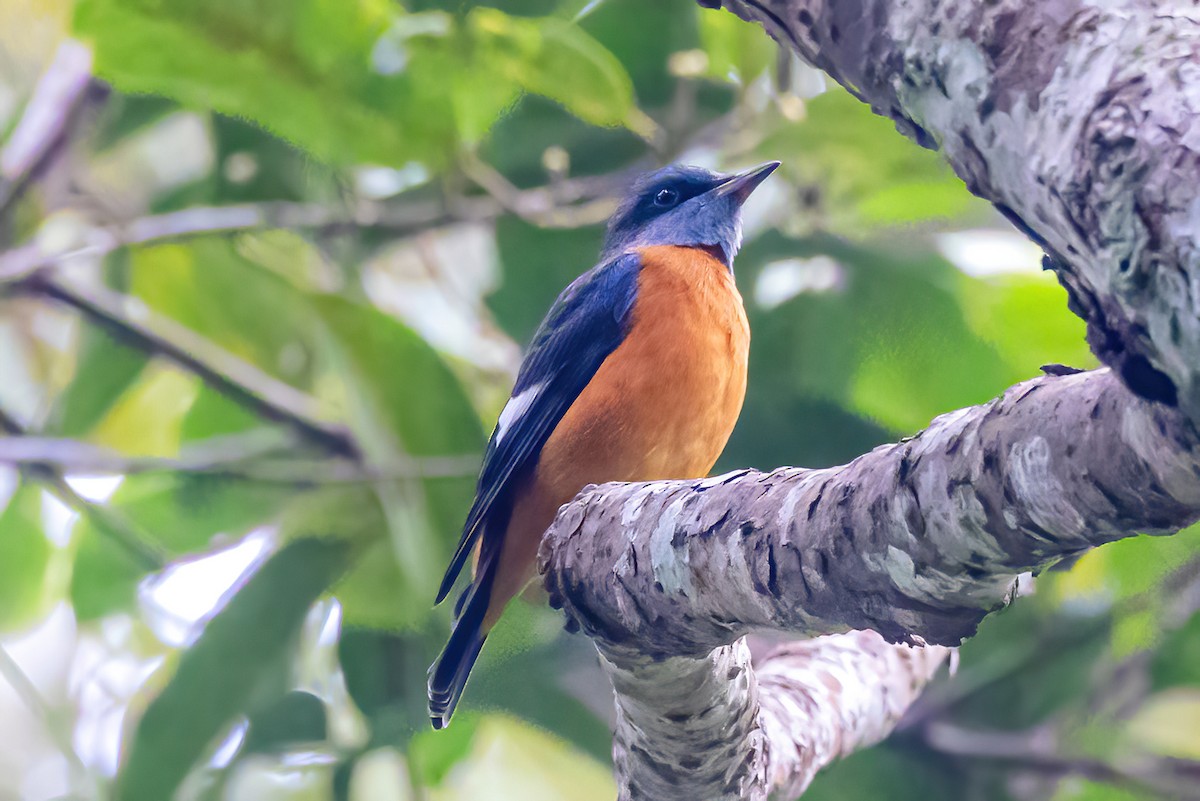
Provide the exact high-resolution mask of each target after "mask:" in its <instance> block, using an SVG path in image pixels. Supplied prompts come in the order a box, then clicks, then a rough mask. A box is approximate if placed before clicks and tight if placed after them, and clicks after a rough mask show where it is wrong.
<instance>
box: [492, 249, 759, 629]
mask: <svg viewBox="0 0 1200 801" xmlns="http://www.w3.org/2000/svg"><path fill="white" fill-rule="evenodd" d="M641 254H642V263H643V267H642V270H641V273H640V275H639V278H638V294H637V301H636V303H635V305H634V308H633V318H632V324H631V327H630V330H629V334H628V335H627V336H626V338H625V340H624V342H622V343H621V345H619V346H618V347H617V349H616V350H615V351H613V352H612V353H611V354H610V355H609V357H608V358H607V359H606V360H605V361H604V363H603V364H602V365H601V366H600V369H599V370H598V371H597V373H596V375H595V376H594V377H593V378H592V380H591V382H590V383H589V384H588V386H587V387H586V388H585V389H584V391H583V392H582V393H581V394H580V396H579V398H578V399H577V400H576V401H575V403H574V404H572V406H571V408H570V409H569V410H568V411H567V414H566V415H565V416H564V417H563V419H562V421H561V422H560V423H559V424H558V427H557V428H555V430H554V432H553V433H552V434H551V435H550V438H549V440H547V442H546V444H545V446H544V447H543V448H542V452H541V456H540V457H539V460H538V465H537V468H536V470H535V471H534V473H533V475H532V476H531V477H530V479H529V480H528V483H527V484H526V485H525V486H524V487H523V488H522V489H521V490H520V491H519V492H518V493H517V496H516V498H515V503H514V507H513V514H512V517H511V519H510V522H509V527H508V531H507V533H506V536H505V542H504V546H503V549H502V551H501V557H500V565H499V569H498V571H497V576H496V581H495V584H494V585H493V589H492V610H491V614H490V615H489V617H490V618H492V620H491V621H489V624H490V622H494V619H495V618H497V617H499V612H500V607H502V605H503V604H504V603H505V602H507V600H508V599H509V598H511V597H512V596H513V595H514V594H516V593H517V592H519V591H520V590H521V588H522V587H523V586H524V585H525V583H526V582H527V581H528V580H529V579H530V578H531V577H532V575H533V572H534V559H535V556H536V554H537V548H538V544H539V543H540V541H541V537H542V534H543V533H544V531H545V530H546V528H547V527H548V526H549V525H550V523H551V522H553V519H554V515H555V513H556V512H557V510H558V508H559V506H561V505H562V504H564V503H566V502H567V501H569V500H570V499H571V498H573V497H574V496H575V495H576V494H577V493H578V492H579V490H581V489H582V488H583V487H585V486H586V485H588V484H600V483H603V482H606V481H652V480H656V479H668V478H700V477H703V476H705V475H707V474H708V472H709V471H710V470H711V469H712V466H713V464H714V463H715V462H716V460H717V457H718V456H720V454H721V451H722V450H723V449H724V447H725V443H726V441H727V440H728V439H729V435H730V433H731V432H732V431H733V427H734V424H735V423H736V422H737V418H738V414H739V412H740V411H741V408H742V401H743V399H744V398H745V395H746V361H747V356H748V352H749V345H750V329H749V326H748V324H747V322H746V312H745V309H744V308H743V306H742V297H741V295H740V294H739V293H738V290H737V286H736V284H735V283H734V280H733V276H732V274H731V273H730V271H729V269H728V268H727V267H725V265H723V264H721V263H720V262H719V261H717V260H716V259H715V258H713V257H712V256H710V255H708V254H707V253H704V252H702V251H697V250H695V249H692V248H681V247H667V246H660V247H649V248H644V249H643V250H642V251H641Z"/></svg>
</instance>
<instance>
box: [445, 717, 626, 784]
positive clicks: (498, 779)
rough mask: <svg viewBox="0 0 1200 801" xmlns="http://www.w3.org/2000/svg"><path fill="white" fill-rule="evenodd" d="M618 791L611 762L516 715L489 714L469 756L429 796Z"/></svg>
mask: <svg viewBox="0 0 1200 801" xmlns="http://www.w3.org/2000/svg"><path fill="white" fill-rule="evenodd" d="M616 794H617V790H616V787H615V786H614V785H613V779H612V772H611V770H610V769H609V768H608V766H606V765H602V764H601V763H599V762H597V761H595V760H594V759H591V758H590V757H587V756H585V755H583V754H581V753H579V752H578V751H576V750H575V749H573V748H571V747H570V746H569V745H567V744H566V743H564V742H563V741H561V740H558V739H557V738H554V737H550V736H549V735H547V734H545V733H543V732H541V731H539V730H538V729H535V728H533V727H532V726H529V725H528V724H525V723H522V722H520V721H518V720H516V719H514V718H510V717H507V716H503V715H488V716H486V717H484V718H483V719H482V720H481V721H479V724H478V727H477V729H476V730H475V732H474V737H472V738H471V750H470V753H469V755H468V756H467V757H466V758H465V759H463V760H461V761H459V762H458V764H457V765H456V766H455V770H454V771H453V772H452V773H450V775H448V776H446V777H445V779H444V780H443V781H442V783H441V785H440V786H438V787H436V788H433V789H432V790H431V792H430V798H431V799H433V801H468V799H471V800H473V799H479V798H539V799H563V800H564V801H566V799H570V801H592V800H593V799H594V800H595V801H600V799H611V798H613V797H614V796H615V795H616Z"/></svg>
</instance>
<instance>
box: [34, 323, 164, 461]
mask: <svg viewBox="0 0 1200 801" xmlns="http://www.w3.org/2000/svg"><path fill="white" fill-rule="evenodd" d="M80 340H81V341H80V344H79V352H78V355H77V357H76V367H75V375H74V376H73V377H72V379H71V383H70V384H68V385H67V387H66V388H65V389H64V390H63V391H62V393H60V394H59V396H58V398H57V399H56V400H55V404H54V410H53V412H52V414H51V419H50V421H49V423H48V424H47V426H46V427H47V429H48V430H50V431H53V432H55V433H57V434H60V435H61V436H64V437H82V436H85V435H87V434H88V433H89V432H90V431H91V430H92V428H93V427H94V426H95V425H96V424H97V423H99V422H100V421H101V420H102V419H103V418H104V416H105V415H106V414H107V413H108V412H109V410H110V409H111V408H112V407H113V405H114V404H116V403H117V401H118V399H119V398H120V397H121V395H122V394H123V393H124V392H125V391H126V390H127V389H129V388H130V387H131V386H132V385H133V384H134V383H135V382H136V381H137V378H138V376H140V375H141V373H142V370H143V369H144V368H145V366H146V363H147V362H148V361H149V356H147V355H146V353H145V352H144V351H140V350H137V349H135V348H132V347H130V346H129V345H126V344H123V343H121V342H119V341H117V340H115V339H113V338H112V336H111V335H110V334H109V333H108V332H107V331H104V330H103V329H100V328H96V327H93V326H85V327H84V328H83V330H82V331H81V333H80Z"/></svg>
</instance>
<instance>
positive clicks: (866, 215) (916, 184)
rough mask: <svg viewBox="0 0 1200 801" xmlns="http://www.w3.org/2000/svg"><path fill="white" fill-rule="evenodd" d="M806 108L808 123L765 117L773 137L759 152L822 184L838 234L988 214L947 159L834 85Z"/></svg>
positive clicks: (797, 176) (795, 175)
mask: <svg viewBox="0 0 1200 801" xmlns="http://www.w3.org/2000/svg"><path fill="white" fill-rule="evenodd" d="M806 107H807V116H806V118H805V120H804V121H803V122H800V123H796V122H794V121H792V120H787V119H783V118H779V119H777V120H774V121H771V120H763V121H762V122H761V127H762V129H763V130H764V131H766V132H767V134H766V136H765V137H764V139H763V141H762V142H761V143H760V144H759V145H758V147H757V149H756V153H757V154H758V155H760V156H762V157H763V158H772V159H780V160H781V161H783V164H784V167H783V169H784V170H785V171H786V172H787V173H788V176H789V177H790V179H791V180H792V181H793V182H795V183H798V184H801V185H804V184H816V185H817V186H819V187H820V190H821V200H822V205H821V210H822V212H823V213H824V215H825V216H826V218H827V222H828V224H829V226H830V227H831V228H832V229H833V230H836V231H838V232H840V233H845V234H847V235H851V236H862V235H863V233H864V232H870V231H873V230H876V229H878V228H879V227H881V226H883V227H886V226H897V225H908V224H911V223H915V222H922V221H926V220H935V219H955V218H960V219H961V218H964V217H967V216H976V217H983V215H984V214H985V213H986V206H985V204H984V203H983V202H982V201H980V200H979V199H977V198H975V197H973V196H972V195H971V193H970V192H968V191H967V188H966V186H964V185H963V183H962V181H961V180H959V179H958V177H957V176H956V175H955V174H954V172H953V171H952V170H951V169H950V167H948V166H947V165H946V164H945V162H944V161H943V159H942V157H941V156H940V155H938V154H937V153H934V152H932V151H930V150H926V149H924V148H921V147H919V146H918V145H916V144H914V143H912V142H910V141H909V140H908V139H906V138H905V137H903V136H901V135H900V134H899V133H898V132H897V131H896V130H895V128H894V125H893V123H892V122H891V120H888V119H886V118H884V117H880V116H878V115H876V114H874V113H873V112H872V111H871V109H870V107H869V106H868V105H867V104H865V103H863V102H861V101H859V100H857V99H856V98H854V97H853V96H851V95H850V93H849V92H847V91H845V90H844V89H842V88H840V87H838V86H832V87H831V88H830V89H829V91H827V92H825V93H824V94H822V95H819V96H817V97H815V98H813V99H812V100H810V101H808V102H807V104H806Z"/></svg>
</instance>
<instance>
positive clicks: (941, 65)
mask: <svg viewBox="0 0 1200 801" xmlns="http://www.w3.org/2000/svg"><path fill="white" fill-rule="evenodd" d="M725 6H726V7H727V8H728V9H729V10H731V11H733V12H734V13H736V14H738V15H739V16H742V17H744V18H745V19H750V20H755V21H758V22H761V23H763V26H764V27H765V28H766V29H767V31H768V32H769V33H770V34H771V35H772V36H774V37H775V38H776V39H778V40H779V41H780V42H782V43H784V44H785V45H789V46H791V47H792V48H794V49H795V50H796V51H797V52H798V53H799V54H800V55H801V56H803V57H804V58H806V59H808V60H809V61H811V62H812V63H813V64H815V65H816V66H818V67H821V68H822V69H824V70H826V71H827V72H828V73H829V74H830V75H831V76H833V77H834V78H835V79H837V80H838V81H839V82H840V83H842V84H843V85H845V86H847V87H848V88H849V89H851V91H853V92H855V93H856V94H857V95H859V96H860V97H861V98H862V99H863V100H865V101H866V102H868V103H870V104H871V107H872V108H873V109H875V110H876V111H877V112H879V113H880V114H883V115H885V116H888V117H891V118H892V119H893V120H895V122H896V125H897V127H898V128H899V129H900V131H901V132H902V133H905V134H907V135H908V136H910V137H911V138H912V139H914V140H915V141H917V142H918V143H920V144H922V145H924V146H926V147H936V148H939V149H940V150H941V151H942V152H943V153H944V154H945V156H946V158H947V160H948V161H949V162H950V164H951V166H953V167H954V170H955V171H956V172H957V173H958V175H959V176H960V177H961V178H962V179H963V180H964V181H965V182H966V184H967V186H968V187H969V188H970V189H971V191H972V192H974V193H976V194H977V195H980V196H981V197H983V198H985V199H987V200H990V201H992V202H993V203H995V204H996V207H997V208H998V209H1000V211H1001V212H1003V213H1004V214H1005V215H1006V216H1007V217H1008V218H1009V219H1010V220H1012V221H1013V223H1014V224H1016V225H1017V227H1019V228H1020V229H1021V230H1023V231H1025V232H1026V233H1027V234H1029V236H1030V237H1032V238H1033V239H1034V241H1036V242H1038V244H1040V245H1042V246H1043V247H1044V248H1045V249H1046V252H1047V253H1048V254H1049V255H1050V256H1051V264H1052V265H1053V266H1054V267H1055V268H1056V270H1057V271H1058V274H1059V277H1060V279H1061V280H1062V282H1063V284H1064V285H1065V286H1066V287H1067V289H1068V291H1069V292H1070V293H1071V298H1072V308H1073V310H1074V311H1076V313H1078V314H1080V315H1081V316H1082V317H1084V319H1086V320H1087V323H1088V339H1089V342H1090V343H1091V345H1092V349H1093V350H1094V351H1095V352H1096V355H1098V356H1099V357H1100V358H1101V359H1102V360H1103V361H1104V362H1105V363H1106V364H1108V365H1110V366H1112V367H1113V368H1114V369H1116V370H1117V371H1118V372H1119V373H1120V374H1121V376H1122V378H1123V379H1124V380H1125V382H1126V383H1127V384H1128V385H1129V387H1130V388H1131V389H1133V390H1134V391H1135V392H1137V393H1139V394H1141V395H1143V396H1144V397H1148V398H1152V399H1157V400H1162V401H1164V402H1167V403H1175V402H1179V403H1180V404H1182V405H1183V407H1184V408H1185V409H1186V410H1187V412H1188V415H1189V417H1191V418H1192V419H1197V414H1198V413H1200V378H1198V375H1200V374H1198V373H1197V372H1196V370H1195V366H1196V365H1197V364H1200V314H1198V311H1200V280H1198V278H1200V276H1198V274H1197V273H1196V269H1195V268H1196V261H1197V258H1198V257H1200V199H1198V198H1197V196H1196V191H1195V187H1196V182H1197V180H1198V179H1200V126H1197V125H1196V124H1195V122H1196V118H1197V114H1200V9H1198V8H1197V6H1196V4H1195V3H1194V2H1192V0H995V2H988V3H980V2H972V1H971V0H957V2H954V1H951V2H947V1H946V0H942V1H941V2H939V1H938V0H907V1H906V2H900V1H899V0H728V2H726V3H725Z"/></svg>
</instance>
